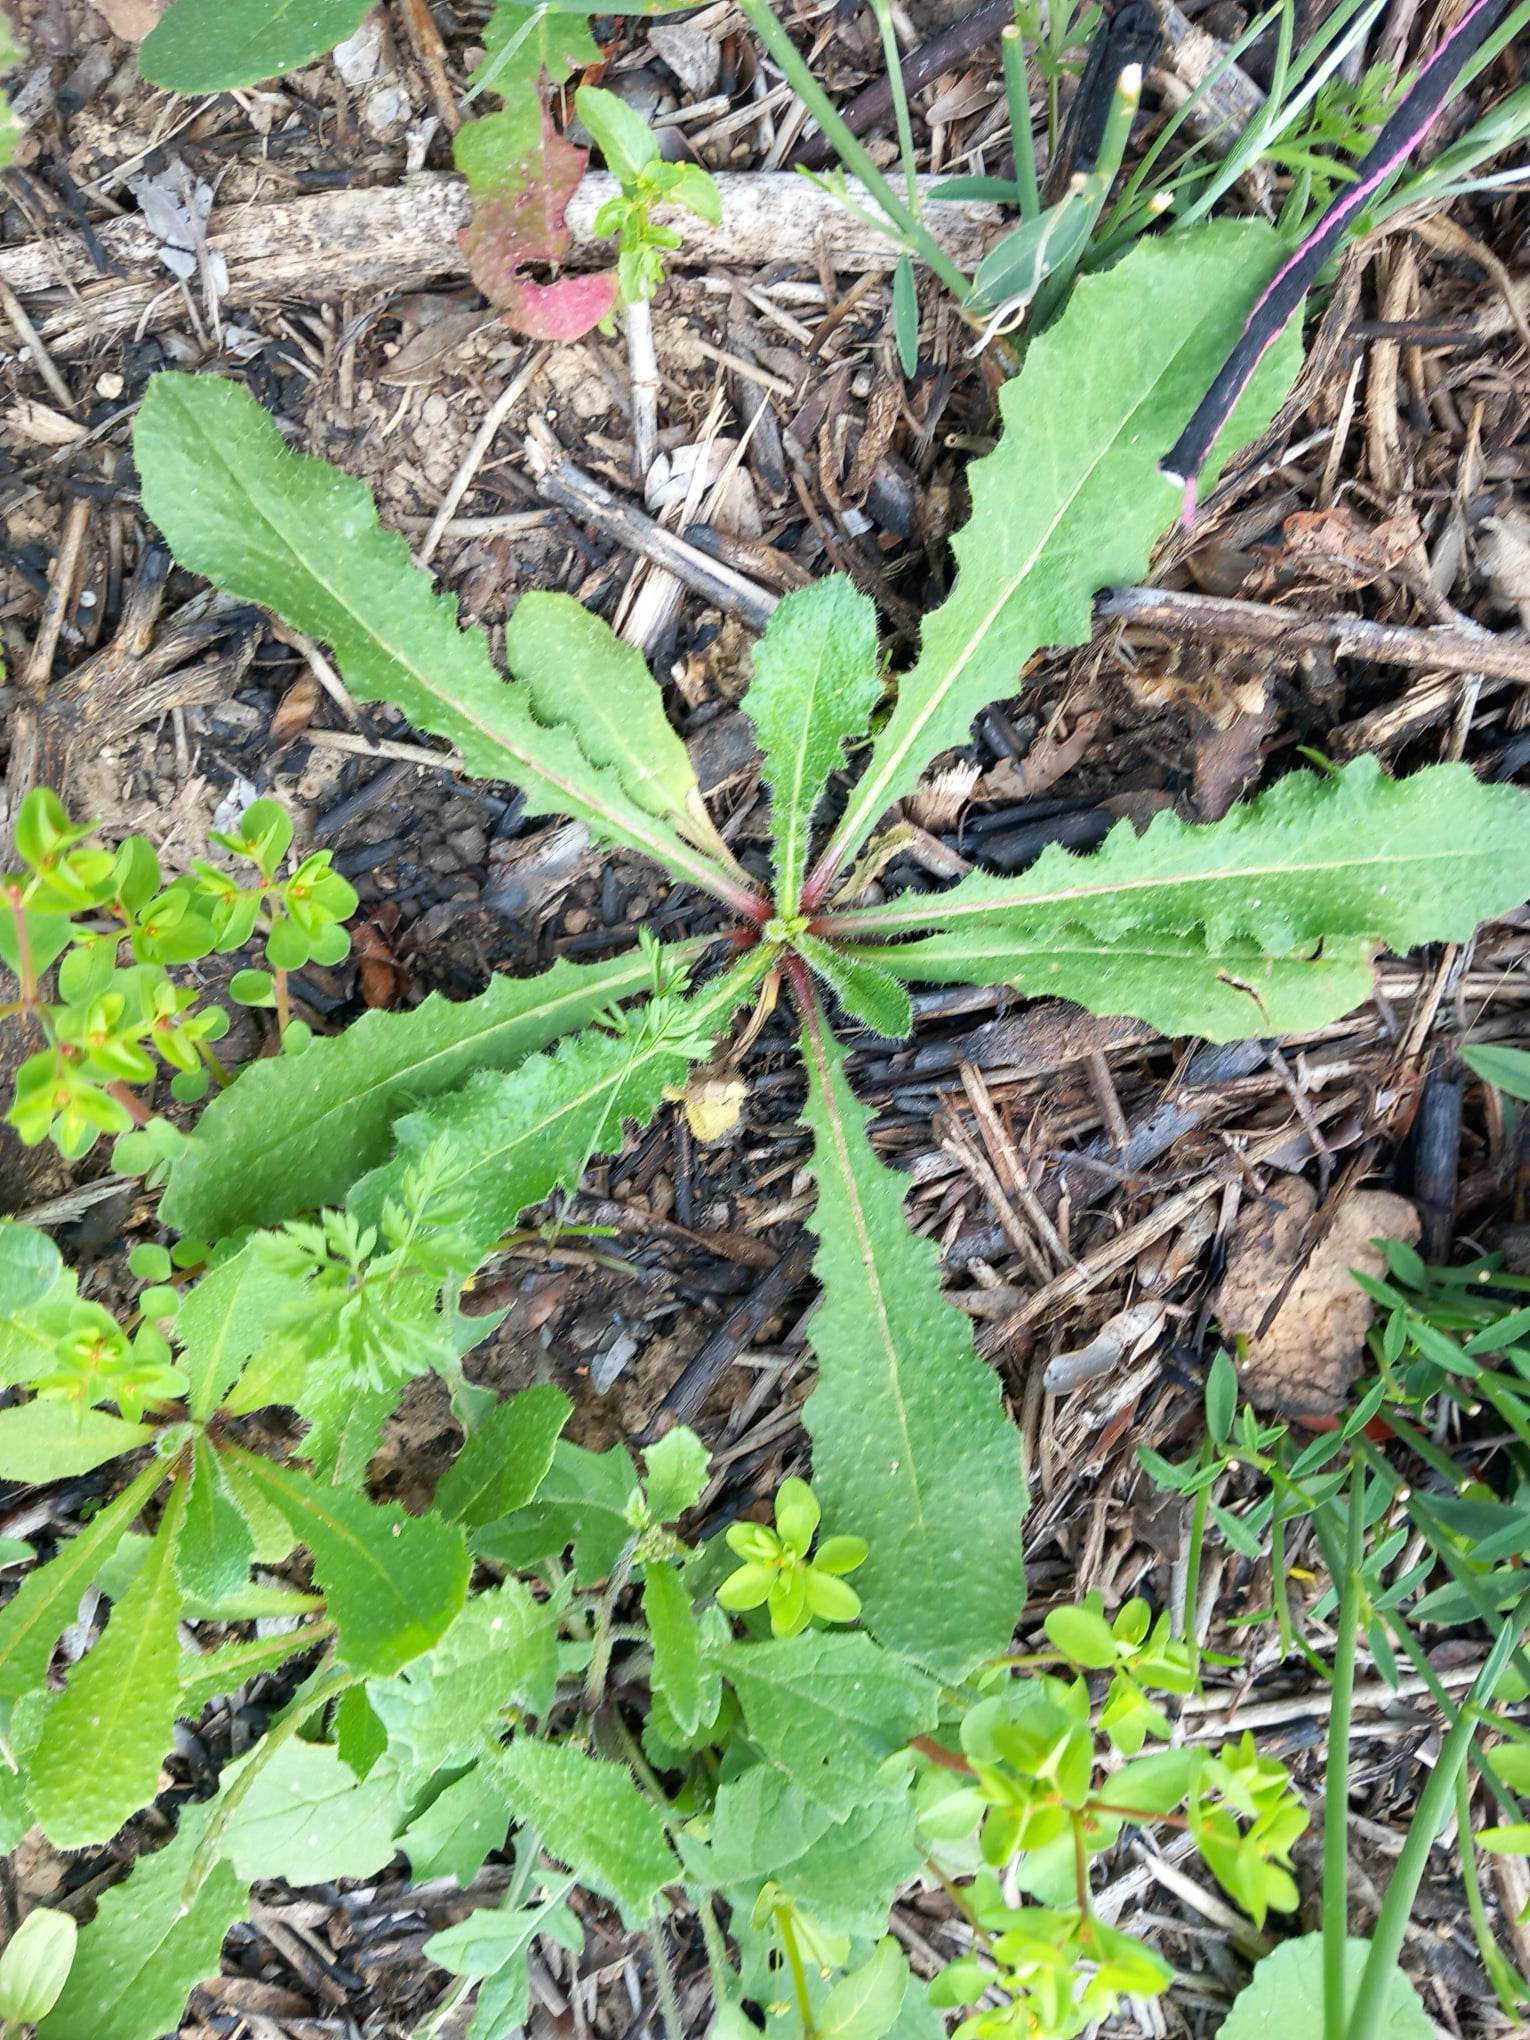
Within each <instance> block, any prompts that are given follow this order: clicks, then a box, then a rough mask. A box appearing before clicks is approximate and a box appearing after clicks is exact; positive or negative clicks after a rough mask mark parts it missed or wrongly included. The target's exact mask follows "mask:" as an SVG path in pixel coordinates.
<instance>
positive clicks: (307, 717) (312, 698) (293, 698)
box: [271, 673, 319, 749]
mask: <svg viewBox="0 0 1530 2040" xmlns="http://www.w3.org/2000/svg"><path fill="white" fill-rule="evenodd" d="M318 705H319V683H318V681H317V680H315V678H314V677H313V675H312V673H300V674H299V675H298V677H297V678H296V680H294V681H293V683H292V685H291V686H290V687H289V688H288V689H287V691H286V693H285V694H284V695H283V696H282V698H281V700H280V701H279V702H278V703H277V705H276V713H275V715H273V716H272V718H271V742H272V743H273V744H275V745H276V746H277V747H278V749H280V748H281V747H282V746H283V745H285V744H290V743H291V742H292V741H293V739H294V738H295V737H300V736H301V735H302V734H303V732H304V730H306V729H307V727H308V725H309V724H310V723H311V722H312V721H313V712H314V710H315V709H316V708H317V707H318Z"/></svg>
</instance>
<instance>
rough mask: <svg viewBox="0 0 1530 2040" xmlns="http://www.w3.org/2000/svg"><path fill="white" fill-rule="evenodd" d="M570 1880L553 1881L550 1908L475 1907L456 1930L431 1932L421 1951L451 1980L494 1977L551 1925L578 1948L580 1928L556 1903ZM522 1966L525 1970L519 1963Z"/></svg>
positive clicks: (569, 1914)
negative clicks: (465, 1977)
mask: <svg viewBox="0 0 1530 2040" xmlns="http://www.w3.org/2000/svg"><path fill="white" fill-rule="evenodd" d="M572 1881H573V1880H572V1879H571V1878H562V1877H560V1878H557V1879H555V1880H554V1882H553V1893H554V1896H553V1901H552V1904H551V1905H539V1906H503V1905H501V1906H480V1907H478V1908H477V1909H476V1910H475V1911H473V1912H471V1913H469V1914H468V1916H467V1918H466V1919H465V1920H458V1921H457V1923H456V1925H455V1926H451V1927H446V1928H444V1929H443V1930H442V1932H441V1933H439V1934H432V1935H431V1937H430V1939H429V1940H428V1941H427V1942H426V1943H425V1952H426V1954H427V1955H429V1957H430V1959H431V1961H432V1962H439V1963H440V1965H441V1967H442V1968H443V1969H445V1970H446V1971H448V1973H449V1974H451V1975H452V1976H493V1975H495V1974H496V1973H497V1972H498V1971H500V1970H502V1969H504V1968H505V1967H506V1965H507V1964H509V1963H513V1962H515V1961H517V1959H518V1958H521V1957H523V1956H524V1955H525V1952H526V1950H527V1949H528V1948H529V1947H530V1945H531V1943H532V1942H533V1941H534V1940H535V1939H536V1937H537V1935H538V1934H545V1933H547V1932H549V1931H550V1930H551V1929H552V1928H553V1927H555V1926H556V1927H558V1928H561V1929H562V1932H563V1933H564V1934H569V1936H570V1940H571V1941H572V1945H573V1946H574V1947H576V1948H579V1947H582V1946H583V1945H584V1937H583V1930H582V1929H581V1928H580V1926H579V1923H578V1920H577V1919H576V1918H575V1917H574V1915H573V1914H572V1913H571V1912H570V1911H569V1910H568V1908H567V1907H566V1906H559V1904H558V1900H559V1899H561V1898H562V1896H563V1893H564V1892H565V1891H567V1890H568V1888H569V1885H570V1884H571V1883H572ZM560 1914H561V1917H559V1915H560ZM560 1938H561V1936H560ZM564 1945H565V1947H567V1946H568V1945H570V1941H569V1940H566V1941H565V1942H564ZM521 1967H522V1970H523V1971H524V1968H525V1964H524V1962H522V1963H521Z"/></svg>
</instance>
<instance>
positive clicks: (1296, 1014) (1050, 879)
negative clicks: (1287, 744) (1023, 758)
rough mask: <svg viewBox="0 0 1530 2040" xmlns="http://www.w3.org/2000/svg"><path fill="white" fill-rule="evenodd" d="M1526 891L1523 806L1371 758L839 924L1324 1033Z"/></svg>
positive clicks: (1179, 1009) (946, 961)
mask: <svg viewBox="0 0 1530 2040" xmlns="http://www.w3.org/2000/svg"><path fill="white" fill-rule="evenodd" d="M1527 894H1530V801H1527V800H1526V798H1525V796H1524V794H1523V793H1521V792H1519V791H1518V789H1517V788H1514V787H1510V786H1484V785H1483V784H1482V783H1481V782H1480V781H1479V780H1478V779H1477V778H1476V776H1475V775H1474V774H1473V773H1472V771H1471V770H1470V769H1469V768H1468V767H1467V766H1465V765H1434V766H1429V767H1427V768H1426V769H1425V770H1424V771H1422V772H1417V773H1415V774H1414V775H1413V776H1412V777H1411V778H1409V779H1401V780H1394V779H1388V778H1387V777H1386V776H1385V775H1384V774H1383V773H1382V771H1381V768H1380V766H1379V765H1378V764H1377V762H1376V760H1375V759H1374V758H1359V759H1357V760H1356V761H1355V763H1354V764H1352V765H1348V766H1346V767H1344V769H1343V770H1342V771H1338V772H1333V773H1330V774H1326V775H1320V774H1316V773H1311V772H1293V773H1290V774H1288V775H1287V776H1286V777H1285V778H1284V779H1281V780H1278V781H1277V782H1276V784H1275V785H1274V786H1273V787H1271V788H1270V790H1269V791H1268V792H1267V793H1264V794H1261V795H1260V796H1259V797H1258V798H1257V799H1255V800H1252V801H1249V802H1246V803H1245V804H1243V805H1241V806H1239V807H1235V808H1234V809H1233V810H1232V811H1231V812H1230V813H1229V814H1228V815H1227V816H1226V817H1225V818H1224V819H1223V820H1222V821H1220V822H1212V823H1208V824H1205V825H1203V826H1197V825H1193V824H1189V823H1185V822H1182V821H1180V820H1179V818H1178V817H1177V816H1175V815H1173V814H1171V813H1167V812H1165V813H1162V814H1159V815H1155V816H1154V818H1153V820H1152V822H1151V823H1150V824H1149V825H1148V828H1147V829H1146V831H1145V832H1144V833H1143V834H1142V835H1141V836H1138V835H1136V834H1135V833H1134V832H1133V830H1132V829H1131V827H1130V825H1129V824H1128V823H1125V822H1122V823H1121V824H1119V825H1118V826H1117V827H1116V828H1115V829H1113V830H1112V831H1111V833H1110V835H1109V836H1108V837H1107V838H1106V840H1105V842H1104V843H1103V845H1102V846H1101V847H1100V848H1099V849H1098V850H1096V851H1094V852H1093V853H1092V854H1089V855H1078V854H1075V853H1074V852H1072V851H1068V850H1064V849H1062V848H1060V847H1058V846H1053V847H1052V848H1049V849H1048V850H1046V851H1045V852H1044V853H1043V854H1042V856H1041V857H1040V858H1038V859H1037V861H1036V863H1035V864H1034V865H1033V866H1032V867H1031V869H1030V870H1029V871H1027V872H1023V873H1021V874H1019V875H1018V876H1016V877H1002V878H1001V877H996V876H993V875H991V874H989V873H985V872H975V873H973V875H972V876H971V877H969V878H964V879H963V880H962V881H961V882H960V884H958V885H955V886H953V887H952V888H951V889H950V891H949V892H944V893H935V894H922V895H918V896H916V897H909V898H903V899H897V900H893V901H891V902H889V903H888V904H887V905H886V906H880V907H868V908H865V909H863V910H860V911H855V912H851V913H848V914H844V915H841V916H836V917H834V919H833V920H832V921H831V922H830V923H829V926H830V929H831V932H832V933H833V934H834V935H835V936H837V937H841V938H843V937H852V938H858V939H864V938H865V937H867V936H870V935H875V936H877V937H880V938H884V939H885V938H887V937H891V936H896V935H899V934H901V933H903V932H904V931H905V930H912V929H914V928H929V927H932V926H934V927H938V928H939V929H940V931H941V932H940V933H938V934H935V935H932V936H930V937H928V938H927V939H926V940H924V941H918V942H912V943H908V944H903V945H898V946H894V947H880V946H879V947H878V948H876V949H875V950H867V951H866V952H865V954H867V955H868V956H870V955H874V956H875V957H876V959H877V961H878V962H880V963H882V964H884V965H885V966H887V967H888V968H889V969H892V970H895V971H896V972H898V973H899V975H901V976H904V977H907V978H915V979H936V980H940V981H950V982H959V983H963V984H999V983H1004V984H1014V985H1017V986H1019V987H1021V988H1023V989H1024V990H1025V991H1027V992H1032V993H1042V992H1046V993H1051V994H1054V995H1056V996H1059V997H1063V998H1069V999H1076V1000H1077V1001H1078V1003H1079V1004H1080V1005H1083V1006H1087V1007H1088V1008H1089V1009H1090V1011H1091V1012H1096V1013H1125V1014H1130V1015H1132V1016H1134V1017H1136V1018H1138V1019H1142V1020H1147V1021H1149V1022H1150V1023H1151V1024H1152V1025H1153V1026H1156V1027H1160V1028H1162V1029H1163V1031H1164V1032H1165V1033H1167V1034H1183V1033H1193V1034H1201V1035H1204V1036H1206V1037H1207V1038H1208V1039H1210V1040H1214V1041H1227V1040H1233V1039H1236V1038H1238V1037H1239V1036H1243V1035H1251V1034H1271V1033H1282V1032H1293V1031H1297V1030H1300V1029H1306V1028H1311V1027H1319V1026H1322V1025H1324V1024H1325V1023H1326V1022H1327V1021H1329V1020H1332V1019H1335V1018H1337V1016H1338V1015H1339V1014H1341V1013H1344V1012H1347V1011H1348V1010H1349V1009H1350V1007H1352V1006H1354V1005H1357V1004H1358V1003H1359V1002H1360V1001H1361V1000H1362V999H1364V998H1365V997H1366V995H1367V993H1368V992H1369V989H1370V971H1369V959H1370V956H1371V954H1372V952H1373V951H1374V950H1375V949H1377V948H1378V947H1380V946H1382V945H1385V946H1386V947H1388V948H1391V949H1394V950H1399V951H1401V950H1406V949H1409V948H1411V947H1412V946H1413V945H1414V944H1416V943H1420V942H1429V941H1436V942H1445V941H1465V940H1466V939H1467V937H1468V936H1470V935H1471V934H1472V932H1473V931H1474V930H1475V929H1476V927H1477V926H1478V924H1479V923H1480V922H1482V921H1484V920H1487V919H1490V918H1491V917H1492V916H1493V915H1495V914H1501V913H1506V912H1508V911H1509V910H1510V909H1512V908H1515V907H1518V906H1520V905H1521V904H1523V902H1524V900H1525V898H1526V896H1527Z"/></svg>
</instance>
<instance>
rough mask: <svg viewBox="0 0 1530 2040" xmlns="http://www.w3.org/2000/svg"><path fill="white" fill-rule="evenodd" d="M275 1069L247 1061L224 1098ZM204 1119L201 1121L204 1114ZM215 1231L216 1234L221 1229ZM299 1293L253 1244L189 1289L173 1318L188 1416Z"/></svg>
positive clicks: (199, 1410)
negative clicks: (246, 1083)
mask: <svg viewBox="0 0 1530 2040" xmlns="http://www.w3.org/2000/svg"><path fill="white" fill-rule="evenodd" d="M276 1067H277V1064H276V1063H275V1062H257V1063H252V1064H251V1065H250V1066H249V1068H248V1069H246V1070H243V1071H241V1072H240V1079H239V1083H238V1084H237V1085H235V1086H234V1087H233V1088H232V1089H231V1090H229V1091H227V1092H225V1093H224V1094H223V1095H224V1096H225V1097H232V1096H233V1091H234V1090H239V1089H242V1088H243V1085H244V1081H245V1078H246V1077H254V1076H258V1074H259V1072H260V1071H261V1070H269V1069H275V1068H276ZM210 1109H211V1108H209V1110H210ZM203 1118H204V1121H205V1118H206V1114H204V1115H203ZM277 1137H278V1138H280V1136H279V1135H278V1136H277ZM196 1152H197V1150H196V1148H195V1146H194V1145H193V1147H192V1149H191V1150H190V1153H189V1154H188V1164H189V1165H190V1166H191V1167H193V1168H194V1167H195V1163H193V1162H191V1156H192V1155H195V1154H196ZM261 1159H262V1157H261V1156H259V1155H252V1156H251V1157H250V1161H251V1163H252V1165H253V1166H255V1167H258V1166H259V1162H260V1160H261ZM168 1201H169V1193H168V1192H167V1193H166V1202H168ZM300 1208H301V1200H300V1199H296V1200H294V1201H293V1203H291V1204H290V1205H288V1206H287V1207H286V1208H285V1209H284V1210H283V1212H282V1213H281V1216H282V1217H287V1216H288V1215H289V1214H290V1213H291V1212H294V1211H297V1210H298V1209H300ZM214 1230H215V1231H216V1232H221V1231H222V1230H223V1228H222V1227H216V1228H214ZM300 1293H301V1285H300V1284H299V1282H298V1281H297V1280H296V1279H295V1278H294V1277H293V1276H292V1275H290V1274H288V1273H287V1272H286V1271H285V1270H283V1269H280V1268H277V1267H275V1266H274V1265H273V1264H272V1262H271V1260H270V1259H269V1257H268V1256H266V1255H264V1254H262V1253H261V1252H260V1251H259V1250H258V1248H257V1247H256V1246H254V1245H251V1246H246V1247H242V1248H241V1249H240V1251H239V1252H238V1253H237V1254H233V1255H231V1256H230V1257H229V1258H228V1260H226V1261H220V1262H219V1263H218V1265H217V1266H216V1267H215V1268H211V1269H209V1270H208V1272H207V1273H206V1274H205V1275H204V1276H203V1277H202V1279H201V1281H200V1282H198V1283H196V1284H195V1285H194V1286H193V1288H192V1289H191V1290H190V1291H189V1292H188V1293H187V1295H186V1297H185V1300H184V1301H183V1302H182V1304H181V1307H180V1309H179V1310H178V1311H177V1312H176V1316H175V1337H176V1342H177V1344H178V1345H179V1347H180V1349H181V1350H180V1353H179V1356H178V1359H179V1364H180V1366H181V1367H182V1368H183V1369H184V1371H185V1374H186V1377H187V1380H188V1382H189V1384H190V1387H189V1391H188V1394H187V1397H186V1407H187V1409H188V1410H189V1411H190V1412H191V1414H192V1416H194V1417H195V1418H197V1419H198V1420H199V1421H201V1422H205V1421H206V1419H207V1418H208V1417H210V1416H211V1415H212V1413H213V1411H214V1410H215V1409H216V1408H217V1407H218V1405H219V1403H221V1402H222V1400H223V1398H224V1396H225V1395H227V1393H228V1391H229V1389H230V1388H231V1387H232V1386H233V1384H234V1382H235V1381H236V1380H237V1379H238V1377H239V1371H240V1369H241V1368H242V1367H243V1366H244V1363H245V1361H246V1360H248V1359H249V1357H250V1355H251V1354H252V1353H253V1352H254V1351H255V1350H256V1348H257V1347H258V1346H260V1345H261V1344H262V1343H263V1341H264V1340H265V1338H266V1336H267V1334H268V1333H269V1332H270V1329H271V1327H272V1325H273V1324H274V1323H275V1321H276V1318H277V1316H278V1314H279V1313H280V1312H281V1311H282V1310H283V1309H284V1308H285V1307H286V1306H287V1305H288V1304H289V1303H291V1302H293V1301H294V1300H295V1299H296V1298H297V1297H298V1296H299V1295H300Z"/></svg>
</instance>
